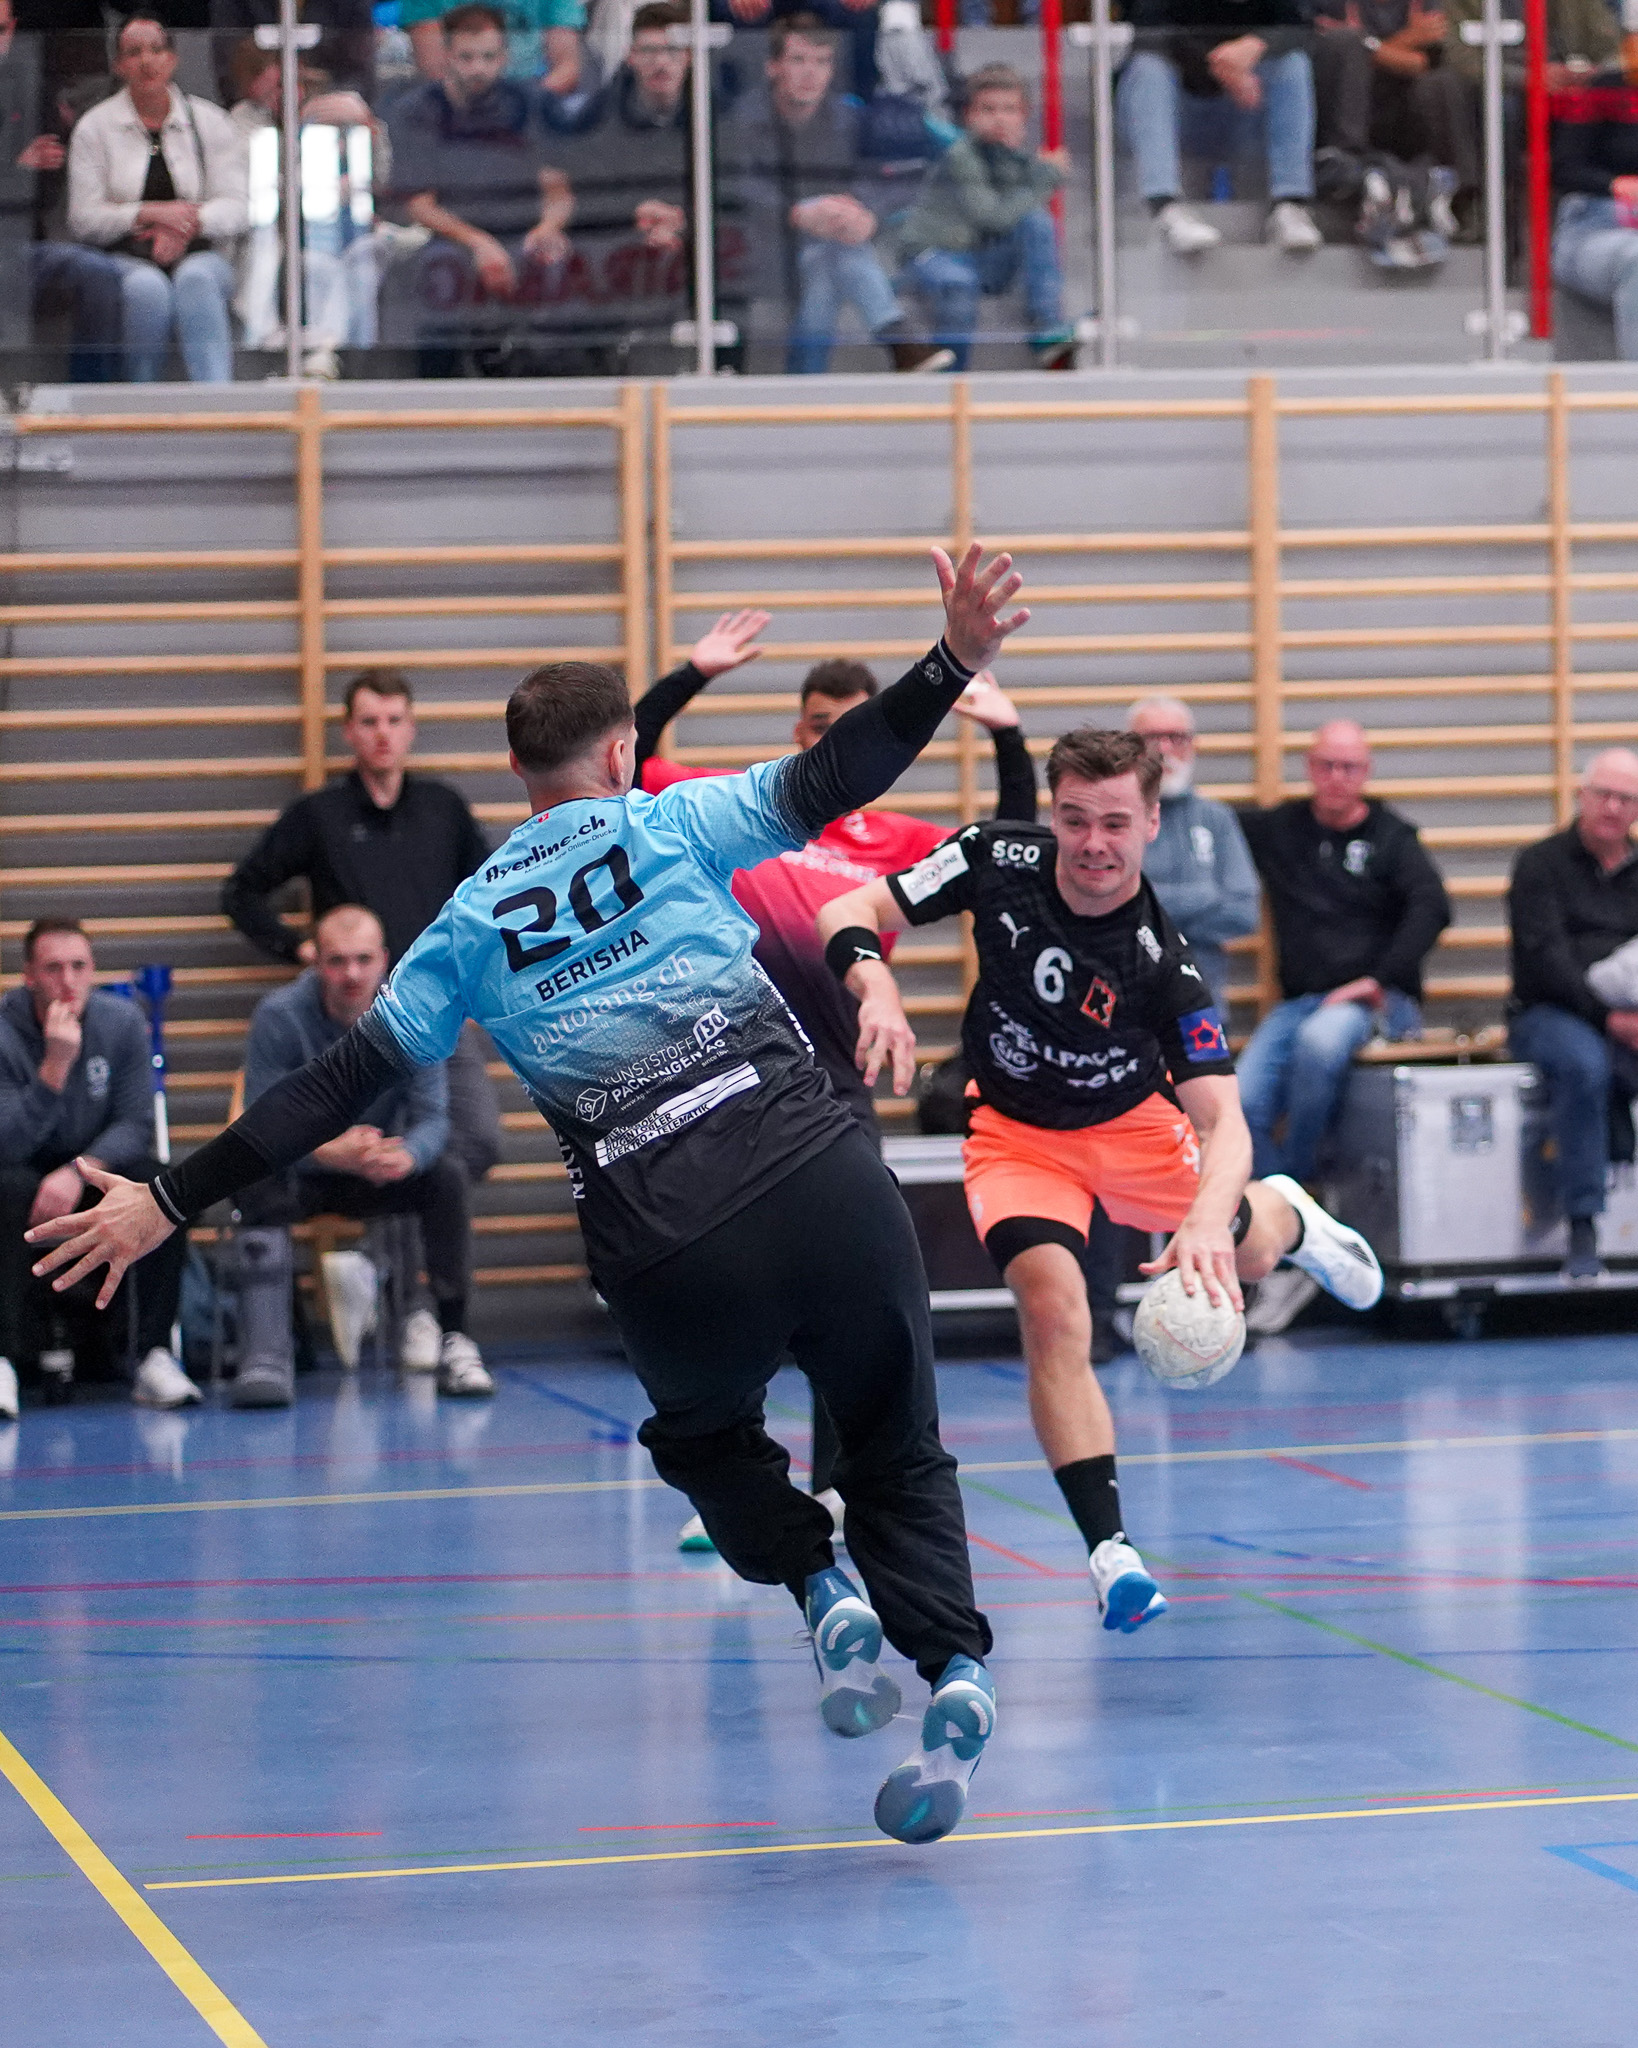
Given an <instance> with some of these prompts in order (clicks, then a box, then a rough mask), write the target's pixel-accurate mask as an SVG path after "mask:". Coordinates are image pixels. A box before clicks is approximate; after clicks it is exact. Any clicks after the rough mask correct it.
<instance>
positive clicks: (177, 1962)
mask: <svg viewBox="0 0 1638 2048" xmlns="http://www.w3.org/2000/svg"><path fill="white" fill-rule="evenodd" d="M0 1773H4V1775H5V1776H6V1777H7V1778H8V1779H9V1780H10V1782H11V1784H12V1786H13V1787H14V1788H15V1790H16V1792H17V1796H18V1797H19V1798H20V1799H21V1800H22V1802H23V1804H24V1805H25V1806H27V1807H28V1809H29V1811H30V1812H31V1813H32V1814H33V1815H34V1817H35V1819H36V1820H37V1821H38V1822H39V1823H40V1825H41V1827H43V1828H44V1829H45V1831H46V1833H47V1834H49V1835H51V1836H52V1837H53V1838H54V1839H55V1841H56V1843H57V1846H58V1847H59V1848H60V1849H61V1850H62V1851H63V1853H64V1855H65V1856H67V1857H68V1858H69V1860H70V1861H71V1862H72V1863H73V1864H75V1865H76V1867H77V1868H78V1869H79V1871H80V1874H81V1875H82V1876H83V1877H85V1878H86V1879H87V1880H88V1881H89V1882H90V1883H91V1884H92V1885H93V1886H94V1887H95V1889H96V1890H97V1892H98V1893H99V1894H100V1895H101V1897H102V1899H103V1901H104V1903H105V1904H106V1905H109V1906H111V1907H112V1908H113V1910H114V1911H115V1912H116V1913H117V1914H118V1915H119V1917H120V1919H121V1920H123V1921H124V1922H125V1925H126V1926H127V1927H128V1928H129V1929H130V1930H131V1932H132V1933H133V1934H134V1935H135V1936H136V1938H137V1940H138V1941H140V1942H141V1944H142V1946H143V1947H144V1948H145V1949H146V1950H147V1951H148V1953H149V1955H151V1956H152V1957H153V1959H154V1961H155V1962H156V1963H157V1964H158V1965H159V1967H160V1968H161V1969H162V1970H163V1971H164V1972H165V1975H166V1976H167V1977H169V1978H170V1980H171V1982H172V1983H173V1984H174V1985H175V1986H176V1988H177V1990H178V1991H180V1992H181V1994H182V1996H183V1997H184V1998H185V1999H186V2000H187V2001H188V2003H189V2004H190V2005H191V2006H192V2007H193V2009H194V2011H195V2012H196V2013H198V2015H199V2017H200V2018H201V2019H202V2020H203V2021H204V2022H205V2024H206V2026H207V2027H209V2028H210V2030H211V2032H212V2033H213V2034H214V2035H215V2036H216V2038H217V2040H219V2041H224V2042H226V2043H227V2048H267V2044H266V2042H264V2041H263V2039H262V2037H261V2035H260V2034H258V2033H257V2031H256V2029H255V2028H254V2027H253V2026H252V2025H251V2024H250V2022H249V2020H247V2019H246V2018H245V2016H244V2014H243V2013H241V2012H240V2010H239V2008H238V2007H237V2006H236V2005H235V2004H234V2003H233V2001H232V2000H231V1999H230V1998H229V1997H228V1996H227V1994H226V1993H225V1992H224V1991H222V1990H221V1989H220V1988H219V1987H218V1986H217V1985H216V1984H214V1983H213V1982H212V1981H211V1979H210V1978H209V1977H208V1976H207V1975H206V1974H205V1972H204V1971H203V1970H202V1969H201V1968H200V1967H199V1965H198V1964H197V1963H196V1962H195V1961H194V1959H193V1957H192V1956H191V1955H189V1953H188V1951H187V1950H186V1949H185V1948H184V1947H183V1946H182V1944H181V1942H179V1941H178V1940H177V1938H176V1936H175V1935H174V1934H173V1933H172V1932H171V1930H170V1929H169V1928H168V1927H167V1926H166V1925H165V1923H164V1921H163V1920H161V1919H160V1917H159V1915H158V1914H157V1913H156V1912H155V1911H154V1909H153V1907H152V1906H150V1905H149V1904H148V1902H147V1900H146V1899H144V1898H143V1897H142V1896H141V1895H140V1893H138V1891H137V1890H136V1888H135V1886H134V1885H132V1884H131V1882H130V1880H129V1879H128V1878H125V1877H123V1876H121V1874H120V1872H119V1871H117V1870H116V1869H115V1868H114V1866H113V1864H112V1863H110V1862H109V1860H108V1858H107V1857H106V1856H105V1855H104V1854H103V1853H102V1851H101V1850H100V1849H99V1848H98V1847H97V1845H96V1843H95V1842H93V1841H92V1839H91V1837H90V1836H89V1835H88V1834H87V1833H86V1832H85V1830H84V1828H82V1827H81V1826H80V1824H79V1822H78V1821H77V1820H76V1819H75V1818H74V1816H73V1815H72V1814H71V1813H70V1812H69V1810H68V1808H67V1807H66V1806H64V1804H63V1803H62V1801H61V1800H60V1799H59V1798H58V1797H57V1795H56V1793H55V1792H53V1791H52V1789H51V1787H50V1786H49V1785H48V1784H47V1783H46V1782H45V1780H44V1779H43V1778H42V1777H41V1776H40V1774H39V1772H38V1771H36V1770H35V1769H34V1767H33V1765H32V1764H30V1763H29V1761H28V1760H27V1758H26V1757H24V1756H23V1755H22V1753H21V1752H20V1751H19V1750H18V1749H17V1748H15V1747H14V1745H13V1744H12V1743H10V1742H8V1741H7V1739H6V1737H5V1736H4V1735H0Z"/></svg>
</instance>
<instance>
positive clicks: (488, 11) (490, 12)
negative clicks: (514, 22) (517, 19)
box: [443, 0, 506, 42]
mask: <svg viewBox="0 0 1638 2048" xmlns="http://www.w3.org/2000/svg"><path fill="white" fill-rule="evenodd" d="M486 28H492V29H493V30H494V31H495V33H496V34H497V35H499V36H504V35H505V34H506V17H505V15H504V14H502V13H501V11H500V9H499V8H498V7H486V6H484V4H483V0H466V4H465V5H464V6H461V7H451V8H450V9H449V11H448V13H447V14H445V16H444V19H443V29H444V40H445V41H446V42H447V41H448V40H449V38H450V37H451V36H472V35H479V34H481V33H482V31H483V30H484V29H486Z"/></svg>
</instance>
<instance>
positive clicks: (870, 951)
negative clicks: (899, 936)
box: [825, 924, 886, 981]
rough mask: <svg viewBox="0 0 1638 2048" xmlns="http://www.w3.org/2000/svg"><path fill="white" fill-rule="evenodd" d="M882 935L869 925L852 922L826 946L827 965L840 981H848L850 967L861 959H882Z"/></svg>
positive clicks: (883, 955) (883, 957) (884, 956)
mask: <svg viewBox="0 0 1638 2048" xmlns="http://www.w3.org/2000/svg"><path fill="white" fill-rule="evenodd" d="M885 958H886V955H885V954H884V953H883V952H882V935H881V933H880V932H873V931H872V930H871V929H870V927H869V925H865V924H850V925H848V926H846V927H845V928H844V929H843V930H841V931H839V932H838V933H837V934H836V936H835V937H834V938H833V939H832V940H831V942H830V944H829V945H828V946H826V948H825V965H826V966H827V967H828V968H829V969H830V971H831V973H832V974H834V975H835V977H836V979H837V980H838V981H846V979H847V974H848V969H849V968H850V967H856V966H857V965H858V963H859V962H860V961H861V960H882V959H885Z"/></svg>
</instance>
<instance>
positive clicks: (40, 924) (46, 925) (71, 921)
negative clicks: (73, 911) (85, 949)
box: [23, 917, 91, 967]
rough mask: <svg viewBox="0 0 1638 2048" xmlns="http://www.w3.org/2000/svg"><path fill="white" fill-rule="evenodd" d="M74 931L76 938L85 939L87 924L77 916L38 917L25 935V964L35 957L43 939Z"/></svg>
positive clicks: (87, 941) (88, 943) (87, 940)
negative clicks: (37, 947) (81, 921)
mask: <svg viewBox="0 0 1638 2048" xmlns="http://www.w3.org/2000/svg"><path fill="white" fill-rule="evenodd" d="M67 932H72V934H73V935H74V937H75V938H77V939H85V943H86V944H87V945H88V946H89V945H90V943H91V941H90V940H89V939H87V938H86V937H85V926H84V925H83V924H81V923H80V921H79V919H78V918H77V917H37V918H36V919H35V920H34V922H33V923H32V924H31V925H30V926H29V928H28V930H27V931H26V932H25V933H24V935H23V964H24V966H25V967H26V966H27V965H28V963H29V961H31V960H32V959H33V958H34V949H35V947H36V946H37V945H38V944H39V943H40V941H41V940H42V939H54V938H58V937H60V936H62V935H63V934H64V933H67Z"/></svg>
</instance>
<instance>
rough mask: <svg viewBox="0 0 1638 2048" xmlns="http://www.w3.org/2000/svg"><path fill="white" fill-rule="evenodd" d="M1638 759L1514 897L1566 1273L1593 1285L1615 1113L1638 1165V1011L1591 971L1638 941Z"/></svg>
mask: <svg viewBox="0 0 1638 2048" xmlns="http://www.w3.org/2000/svg"><path fill="white" fill-rule="evenodd" d="M1635 825H1638V754H1634V753H1631V752H1629V751H1628V749H1627V748H1625V747H1612V748H1610V749H1609V750H1608V751H1607V752H1606V753H1602V754H1599V755H1596V756H1595V757H1594V759H1593V760H1592V761H1590V762H1589V763H1588V765H1587V769H1586V772H1585V774H1584V775H1583V776H1582V780H1581V791H1580V797H1579V800H1578V803H1577V807H1576V815H1575V819H1574V821H1573V823H1571V824H1569V825H1567V826H1565V828H1564V830H1563V831H1562V832H1555V833H1553V834H1552V835H1551V837H1549V838H1547V839H1543V840H1540V841H1538V842H1537V844H1536V845H1534V846H1527V847H1526V848H1525V849H1524V851H1523V852H1522V853H1521V854H1520V855H1519V857H1518V859H1517V860H1516V861H1515V862H1514V863H1513V880H1512V886H1511V887H1510V888H1509V890H1508V894H1507V910H1508V921H1509V923H1510V924H1511V926H1512V932H1513V942H1512V965H1513V997H1512V1003H1511V1005H1510V1008H1509V1020H1508V1033H1509V1039H1510V1043H1511V1047H1512V1051H1513V1055H1514V1057H1515V1058H1516V1059H1521V1060H1528V1061H1530V1063H1531V1064H1532V1065H1533V1066H1536V1067H1539V1068H1540V1070H1541V1072H1542V1074H1543V1076H1544V1077H1545V1079H1546V1082H1547V1091H1548V1098H1549V1115H1550V1118H1551V1127H1552V1133H1553V1147H1554V1168H1555V1171H1556V1172H1557V1175H1558V1183H1559V1194H1560V1197H1561V1198H1562V1200H1563V1204H1564V1214H1565V1216H1566V1217H1567V1218H1568V1220H1569V1226H1570V1245H1569V1256H1568V1258H1567V1259H1566V1260H1565V1264H1564V1275H1565V1278H1566V1279H1570V1280H1595V1279H1597V1277H1598V1275H1599V1273H1600V1272H1601V1271H1602V1270H1603V1267H1602V1263H1601V1261H1600V1259H1599V1256H1598V1218H1599V1216H1600V1215H1601V1214H1602V1213H1603V1209H1604V1189H1605V1185H1606V1183H1607V1181H1608V1179H1609V1166H1610V1158H1611V1145H1610V1133H1611V1121H1612V1118H1611V1108H1612V1104H1613V1105H1614V1106H1615V1107H1616V1108H1617V1109H1619V1110H1620V1111H1621V1112H1622V1113H1621V1114H1620V1115H1619V1117H1618V1119H1617V1120H1616V1123H1617V1129H1618V1130H1619V1132H1620V1135H1621V1137H1622V1138H1623V1139H1624V1140H1625V1141H1626V1142H1625V1143H1624V1145H1623V1147H1622V1149H1623V1150H1624V1151H1625V1153H1626V1156H1627V1158H1628V1159H1630V1158H1631V1157H1632V1150H1631V1129H1632V1120H1631V1114H1630V1108H1629V1107H1628V1106H1629V1105H1630V1103H1631V1101H1632V1098H1633V1096H1634V1095H1638V1009H1623V1008H1619V1007H1612V1006H1611V1004H1609V1003H1607V1002H1606V1001H1604V1000H1603V998H1602V997H1601V996H1600V995H1599V994H1598V992H1597V990H1596V988H1595V987H1594V979H1596V978H1597V977H1594V978H1592V979H1590V978H1589V970H1591V969H1593V968H1595V967H1596V966H1597V965H1598V964H1599V963H1600V962H1601V961H1605V960H1608V959H1609V957H1610V955H1611V954H1613V953H1615V952H1616V951H1617V950H1618V949H1619V948H1620V947H1622V946H1623V945H1625V944H1626V943H1627V942H1628V941H1629V940H1631V939H1633V938H1635V937H1638V847H1635V846H1634V844H1633V837H1632V835H1633V828H1634V826H1635Z"/></svg>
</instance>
